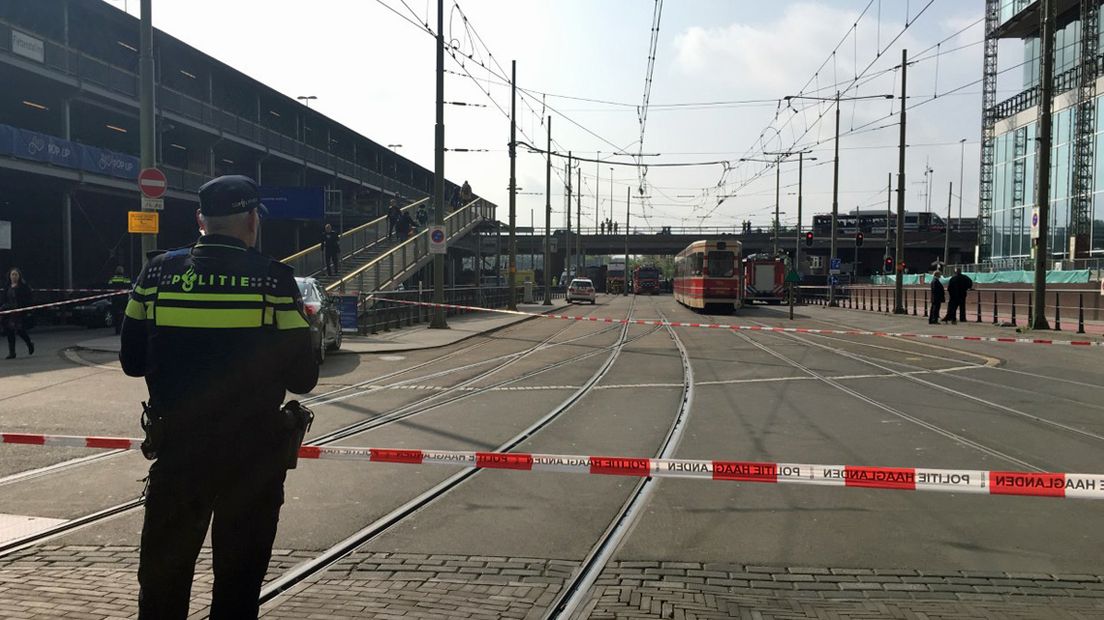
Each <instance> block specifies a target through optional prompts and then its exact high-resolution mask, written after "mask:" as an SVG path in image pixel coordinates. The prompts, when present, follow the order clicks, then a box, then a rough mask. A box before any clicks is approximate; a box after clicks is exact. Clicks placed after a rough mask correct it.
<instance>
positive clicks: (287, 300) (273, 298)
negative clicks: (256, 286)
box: [264, 294, 295, 304]
mask: <svg viewBox="0 0 1104 620" xmlns="http://www.w3.org/2000/svg"><path fill="white" fill-rule="evenodd" d="M264 300H265V301H267V302H268V303H270V304H292V303H295V298H294V297H279V296H277V295H267V294H266V295H265V296H264Z"/></svg>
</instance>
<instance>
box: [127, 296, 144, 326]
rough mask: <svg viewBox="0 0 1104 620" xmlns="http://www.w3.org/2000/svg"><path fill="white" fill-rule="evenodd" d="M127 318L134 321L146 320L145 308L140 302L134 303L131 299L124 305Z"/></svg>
mask: <svg viewBox="0 0 1104 620" xmlns="http://www.w3.org/2000/svg"><path fill="white" fill-rule="evenodd" d="M126 315H127V318H130V319H134V320H135V321H144V320H146V308H145V306H144V305H142V302H140V301H134V300H133V299H131V300H130V301H128V302H127V305H126Z"/></svg>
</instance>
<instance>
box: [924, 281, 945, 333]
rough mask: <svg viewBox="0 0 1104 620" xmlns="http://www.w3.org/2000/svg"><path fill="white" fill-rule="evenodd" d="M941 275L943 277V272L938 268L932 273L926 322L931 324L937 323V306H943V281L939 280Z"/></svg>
mask: <svg viewBox="0 0 1104 620" xmlns="http://www.w3.org/2000/svg"><path fill="white" fill-rule="evenodd" d="M941 277H943V273H942V272H940V271H939V270H936V272H935V273H933V274H932V281H931V312H929V313H928V323H931V324H932V325H938V324H939V308H940V307H942V306H943V300H944V299H945V298H946V294H945V292H944V289H943V282H941V281H940V280H939V278H941Z"/></svg>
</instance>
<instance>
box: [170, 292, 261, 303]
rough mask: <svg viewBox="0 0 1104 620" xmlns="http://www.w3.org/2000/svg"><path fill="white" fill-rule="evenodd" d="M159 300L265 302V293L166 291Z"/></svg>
mask: <svg viewBox="0 0 1104 620" xmlns="http://www.w3.org/2000/svg"><path fill="white" fill-rule="evenodd" d="M157 299H158V300H165V301H249V302H256V303H263V302H264V295H261V294H260V293H170V292H164V293H159V294H158V295H157Z"/></svg>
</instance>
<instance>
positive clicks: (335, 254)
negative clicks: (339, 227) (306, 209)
mask: <svg viewBox="0 0 1104 620" xmlns="http://www.w3.org/2000/svg"><path fill="white" fill-rule="evenodd" d="M322 251H323V252H324V253H325V254H326V275H328V276H336V275H337V274H338V273H340V272H341V235H339V234H338V233H337V232H336V231H335V230H334V229H333V226H330V225H329V224H326V228H325V230H324V231H323V233H322ZM331 269H332V270H333V273H330V270H331Z"/></svg>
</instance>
